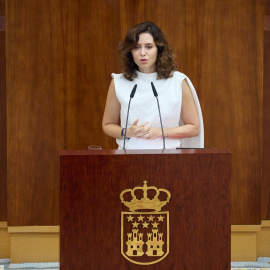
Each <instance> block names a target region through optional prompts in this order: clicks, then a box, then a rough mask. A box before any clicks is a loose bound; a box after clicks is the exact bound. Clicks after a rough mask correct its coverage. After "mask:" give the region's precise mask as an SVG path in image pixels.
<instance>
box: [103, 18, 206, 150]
mask: <svg viewBox="0 0 270 270" xmlns="http://www.w3.org/2000/svg"><path fill="white" fill-rule="evenodd" d="M119 54H120V58H121V62H122V72H123V73H122V74H114V73H113V74H112V78H113V79H112V81H111V84H110V87H109V90H108V95H107V102H106V106H105V111H104V116H103V121H102V127H103V130H104V132H105V133H106V134H107V135H109V136H111V137H114V138H116V142H117V144H118V145H119V149H123V148H124V149H163V148H166V149H176V148H179V147H180V148H203V147H204V130H203V118H202V112H201V108H200V103H199V100H198V97H197V94H196V92H195V89H194V87H193V85H192V83H191V81H190V80H189V78H188V77H187V76H186V75H185V74H183V73H180V72H178V71H175V68H176V65H175V62H174V57H173V54H172V51H171V49H170V47H169V45H168V42H167V41H166V39H165V37H164V35H163V33H162V32H161V30H160V29H159V28H158V27H157V26H156V25H155V24H154V23H151V22H145V23H141V24H137V25H136V26H135V27H133V28H132V29H130V30H129V31H128V32H127V35H126V37H125V39H124V40H123V41H122V42H121V43H120V46H119ZM135 85H137V87H135V90H136V91H135V94H134V90H133V91H132V89H134V86H135ZM153 88H154V89H153ZM131 92H133V94H134V97H133V98H131V96H132V94H131ZM129 105H130V106H129ZM128 109H129V110H128ZM159 109H160V110H159ZM119 119H120V123H119ZM127 119H128V122H126V121H127ZM161 126H162V128H161ZM125 127H127V128H125ZM125 135H126V137H125ZM165 145H166V147H164V146H165Z"/></svg>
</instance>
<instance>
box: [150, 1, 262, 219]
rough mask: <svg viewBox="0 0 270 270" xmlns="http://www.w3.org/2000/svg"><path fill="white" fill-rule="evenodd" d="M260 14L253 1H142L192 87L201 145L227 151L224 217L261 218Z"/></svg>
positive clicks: (256, 4)
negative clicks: (227, 210)
mask: <svg viewBox="0 0 270 270" xmlns="http://www.w3.org/2000/svg"><path fill="white" fill-rule="evenodd" d="M262 14H263V4H262V3H261V2H259V3H258V2H256V3H255V2H245V3H244V4H243V2H242V1H233V0H231V1H229V3H228V1H227V2H226V3H225V2H220V1H214V0H212V1H207V2H203V1H202V2H198V1H195V0H194V1H184V0H183V1H178V2H175V1H173V0H171V1H166V2H164V1H147V8H146V16H145V18H146V19H147V20H148V19H149V20H151V21H154V22H156V23H157V24H158V25H159V26H160V27H161V29H162V30H163V31H164V33H165V35H166V37H167V39H168V41H169V43H170V44H171V47H172V48H173V50H174V52H175V53H176V55H177V61H178V63H180V64H179V68H180V71H181V72H183V73H185V74H187V75H188V76H189V77H190V79H191V80H192V82H193V83H194V85H195V88H196V90H197V92H198V96H199V99H200V102H201V106H202V111H203V116H204V123H205V146H206V147H219V148H224V147H228V148H230V149H231V150H232V224H259V223H260V220H261V219H260V180H261V153H262V150H261V142H262V66H263V62H262V54H263V46H262V42H263V36H262V34H263V33H262V30H261V29H262V27H263V26H262Z"/></svg>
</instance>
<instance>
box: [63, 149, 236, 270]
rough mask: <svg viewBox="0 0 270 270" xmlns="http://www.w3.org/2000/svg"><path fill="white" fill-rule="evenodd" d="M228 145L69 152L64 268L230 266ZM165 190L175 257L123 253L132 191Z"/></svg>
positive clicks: (222, 269)
mask: <svg viewBox="0 0 270 270" xmlns="http://www.w3.org/2000/svg"><path fill="white" fill-rule="evenodd" d="M230 163H231V154H230V153H229V152H228V151H226V150H210V149H200V150H164V151H158V150H157V151H154V150H152V151H145V150H144V151H127V152H126V153H125V152H124V151H120V150H119V151H117V150H116V151H113V150H103V151H96V150H95V151H62V152H61V156H60V170H61V194H60V197H61V203H60V210H61V217H60V266H61V270H92V269H97V270H98V269H100V270H103V269H104V270H114V269H115V270H118V269H123V270H127V269H144V268H145V269H162V270H167V269H175V270H182V269H183V270H195V269H201V270H228V269H230V248H231V246H230V237H231V223H230V198H231V197H230V168H231V164H230ZM144 180H147V182H148V186H155V187H157V188H163V189H166V190H168V191H170V193H171V199H170V201H169V203H168V204H166V205H165V206H164V207H163V208H162V211H169V215H170V221H169V247H170V250H169V254H168V255H167V256H166V257H165V258H164V259H163V260H161V261H160V262H158V263H156V264H152V265H137V264H134V263H132V262H130V261H128V260H127V259H126V258H124V256H123V255H122V254H121V211H128V208H127V207H126V206H125V205H124V204H122V203H121V200H120V197H119V195H120V193H121V192H122V191H123V190H125V189H133V188H134V187H136V186H143V181H144Z"/></svg>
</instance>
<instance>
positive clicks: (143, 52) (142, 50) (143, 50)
mask: <svg viewBox="0 0 270 270" xmlns="http://www.w3.org/2000/svg"><path fill="white" fill-rule="evenodd" d="M140 54H141V55H145V48H144V47H142V48H141V52H140Z"/></svg>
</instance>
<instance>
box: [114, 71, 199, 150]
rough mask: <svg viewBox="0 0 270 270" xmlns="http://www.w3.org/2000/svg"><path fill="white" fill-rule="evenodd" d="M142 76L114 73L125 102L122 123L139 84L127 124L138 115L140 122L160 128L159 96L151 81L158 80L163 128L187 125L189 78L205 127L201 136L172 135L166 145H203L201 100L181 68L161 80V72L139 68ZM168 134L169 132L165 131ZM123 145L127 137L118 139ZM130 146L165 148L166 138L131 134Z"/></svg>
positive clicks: (117, 95)
mask: <svg viewBox="0 0 270 270" xmlns="http://www.w3.org/2000/svg"><path fill="white" fill-rule="evenodd" d="M137 75H138V77H137V78H135V79H134V80H133V81H129V80H127V79H125V78H124V76H123V75H122V74H114V73H113V74H112V77H113V79H114V84H115V91H116V97H117V99H118V101H119V102H120V104H121V112H120V119H121V127H122V128H124V127H125V126H126V119H127V109H128V103H129V99H130V93H131V90H132V89H133V86H134V85H135V84H137V90H136V93H135V96H134V98H133V99H132V100H131V103H130V111H129V118H128V124H127V127H130V126H131V125H132V124H133V122H134V121H135V120H136V119H139V123H138V125H140V124H142V123H144V122H146V121H148V122H149V123H148V125H151V126H152V127H156V128H160V127H161V125H160V118H159V112H158V105H157V100H156V97H155V96H154V94H153V91H152V87H151V82H153V83H154V85H155V88H156V90H157V93H158V99H159V104H160V111H161V117H162V123H163V128H164V129H165V128H171V127H177V126H180V125H183V121H182V119H181V117H180V113H181V104H182V81H183V80H184V79H186V80H187V82H188V84H189V86H190V88H191V92H192V95H193V98H194V101H195V104H196V107H197V111H198V114H199V118H200V122H201V130H200V134H199V136H196V137H192V138H186V139H181V140H180V139H170V138H167V139H166V140H165V145H166V149H175V148H177V147H182V148H203V147H204V134H203V119H202V113H201V108H200V104H199V100H198V97H197V94H196V92H195V89H194V87H193V85H192V83H191V81H190V80H189V79H188V78H187V77H186V75H184V74H183V73H180V72H178V71H176V72H174V73H173V77H172V78H168V79H161V80H157V73H156V72H155V73H141V72H139V71H137ZM164 136H166V134H164ZM116 142H117V144H118V145H119V149H122V148H123V144H124V140H119V139H117V140H116ZM125 148H126V149H163V139H162V138H157V139H154V140H144V139H138V138H130V139H129V140H126V144H125Z"/></svg>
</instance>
